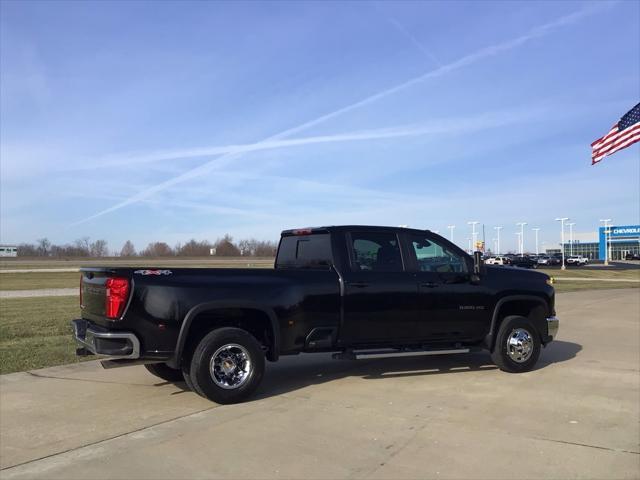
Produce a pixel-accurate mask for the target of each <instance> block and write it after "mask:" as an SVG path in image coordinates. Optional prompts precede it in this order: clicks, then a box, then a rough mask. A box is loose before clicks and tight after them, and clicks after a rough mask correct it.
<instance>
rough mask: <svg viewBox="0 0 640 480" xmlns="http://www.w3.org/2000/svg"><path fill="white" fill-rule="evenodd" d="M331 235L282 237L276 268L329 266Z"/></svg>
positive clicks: (330, 261)
mask: <svg viewBox="0 0 640 480" xmlns="http://www.w3.org/2000/svg"><path fill="white" fill-rule="evenodd" d="M332 258H333V256H332V255H331V237H330V235H329V234H328V233H320V234H314V235H294V236H286V237H282V240H280V248H279V249H278V258H277V259H276V268H319V269H327V268H329V266H331V263H332Z"/></svg>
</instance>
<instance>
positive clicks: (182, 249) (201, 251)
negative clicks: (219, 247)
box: [176, 239, 213, 257]
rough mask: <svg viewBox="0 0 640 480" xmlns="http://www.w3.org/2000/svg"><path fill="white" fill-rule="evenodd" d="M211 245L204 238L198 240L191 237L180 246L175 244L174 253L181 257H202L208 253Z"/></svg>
mask: <svg viewBox="0 0 640 480" xmlns="http://www.w3.org/2000/svg"><path fill="white" fill-rule="evenodd" d="M212 247H213V245H212V244H211V243H209V242H208V241H206V240H203V241H201V242H198V241H196V240H194V239H192V240H189V241H188V242H187V243H185V244H184V245H182V246H176V255H180V256H183V257H204V256H208V255H209V251H210V250H211V248H212Z"/></svg>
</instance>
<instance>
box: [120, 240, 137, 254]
mask: <svg viewBox="0 0 640 480" xmlns="http://www.w3.org/2000/svg"><path fill="white" fill-rule="evenodd" d="M120 256H121V257H135V256H136V248H135V247H134V246H133V243H131V240H127V241H126V242H124V245H123V246H122V250H120Z"/></svg>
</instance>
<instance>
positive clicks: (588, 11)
mask: <svg viewBox="0 0 640 480" xmlns="http://www.w3.org/2000/svg"><path fill="white" fill-rule="evenodd" d="M610 5H611V4H610V3H599V2H597V3H593V4H591V5H589V6H588V7H587V8H584V9H582V10H578V11H576V12H573V13H571V14H569V15H565V16H563V17H560V18H558V19H556V20H553V21H551V22H548V23H545V24H543V25H539V26H537V27H534V28H533V29H531V30H529V32H527V33H525V34H524V35H521V36H519V37H516V38H513V39H511V40H508V41H506V42H502V43H498V44H496V45H492V46H489V47H484V48H481V49H480V50H478V51H477V52H474V53H471V54H469V55H466V56H464V57H462V58H460V59H458V60H456V61H454V62H451V63H449V64H446V65H442V66H440V67H438V68H436V69H435V70H432V71H430V72H427V73H425V74H423V75H420V76H417V77H414V78H412V79H409V80H407V81H405V82H403V83H400V84H398V85H395V86H393V87H390V88H387V89H385V90H382V91H380V92H378V93H376V94H373V95H370V96H368V97H366V98H364V99H362V100H359V101H357V102H355V103H352V104H350V105H347V106H345V107H342V108H339V109H337V110H334V111H333V112H330V113H327V114H325V115H322V116H320V117H317V118H315V119H313V120H310V121H308V122H305V123H302V124H300V125H298V126H296V127H292V128H289V129H287V130H284V131H282V132H280V133H277V134H275V135H272V136H270V137H267V138H265V139H263V140H261V141H260V142H257V143H258V144H260V143H266V142H271V141H274V140H281V139H283V138H286V137H290V136H291V135H294V134H296V133H299V132H301V131H303V130H307V129H309V128H311V127H315V126H316V125H319V124H321V123H324V122H326V121H327V120H331V119H332V118H336V117H338V116H340V115H344V114H345V113H348V112H351V111H353V110H356V109H358V108H361V107H364V106H366V105H370V104H372V103H374V102H377V101H378V100H381V99H383V98H385V97H388V96H390V95H393V94H395V93H397V92H400V91H402V90H406V89H407V88H409V87H412V86H414V85H416V84H419V83H422V82H424V81H425V80H428V79H431V78H437V77H440V76H442V75H445V74H447V73H449V72H452V71H455V70H459V69H461V68H463V67H466V66H468V65H471V64H474V63H476V62H478V61H480V60H483V59H485V58H490V57H493V56H496V55H498V54H500V53H502V52H505V51H508V50H512V49H514V48H517V47H520V46H521V45H523V44H525V43H526V42H528V41H530V40H533V39H536V38H540V37H543V36H545V35H548V34H549V33H551V32H553V31H554V30H557V29H559V28H561V27H564V26H567V25H571V24H573V23H575V22H577V21H579V20H581V19H582V18H583V17H586V16H589V15H592V14H594V13H596V12H598V11H600V10H602V8H603V7H605V6H606V7H609V6H610ZM242 155H244V152H238V153H227V154H224V155H222V156H220V157H218V158H214V159H213V160H210V161H209V162H206V163H204V164H202V165H200V166H198V167H195V168H193V169H191V170H188V171H186V172H184V173H182V174H180V175H178V176H176V177H173V178H170V179H169V180H165V181H164V182H161V183H158V184H156V185H154V186H151V187H149V188H147V189H145V190H142V191H140V192H138V193H136V194H135V195H132V196H131V197H129V198H127V199H125V200H123V201H121V202H119V203H117V204H116V205H113V206H111V207H109V208H107V209H105V210H102V211H100V212H98V213H95V214H93V215H91V216H89V217H86V218H84V219H82V220H80V221H78V222H75V223H73V224H72V225H79V224H81V223H85V222H87V221H89V220H93V219H94V218H98V217H101V216H103V215H105V214H107V213H110V212H114V211H116V210H120V209H121V208H124V207H126V206H128V205H131V204H133V203H137V202H139V201H141V200H144V199H145V198H148V197H149V196H151V195H154V194H156V193H158V192H161V191H163V190H166V189H167V188H170V187H172V186H174V185H177V184H179V183H182V182H185V181H187V180H190V179H192V178H196V177H200V176H202V175H204V174H206V173H208V172H210V171H211V170H213V169H216V168H221V167H224V166H225V165H228V164H229V163H231V162H232V161H233V160H235V159H237V158H240V157H241V156H242Z"/></svg>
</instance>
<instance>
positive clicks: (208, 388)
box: [189, 327, 265, 403]
mask: <svg viewBox="0 0 640 480" xmlns="http://www.w3.org/2000/svg"><path fill="white" fill-rule="evenodd" d="M264 365H265V359H264V353H263V352H262V348H261V347H260V343H258V341H257V340H256V339H255V337H254V336H253V335H251V334H250V333H248V332H246V331H245V330H241V329H239V328H229V327H225V328H219V329H216V330H213V331H212V332H210V333H209V334H207V335H206V336H205V337H204V338H203V339H202V340H201V341H200V343H199V344H198V346H197V347H196V349H195V351H194V352H193V357H192V359H191V368H190V371H189V377H190V379H191V382H192V383H193V387H194V390H195V391H196V392H198V393H199V394H201V395H203V396H204V397H206V398H208V399H209V400H213V401H214V402H217V403H237V402H241V401H242V400H245V399H246V398H248V397H249V396H250V395H251V394H252V393H253V392H254V391H255V389H256V388H257V387H258V385H259V384H260V381H261V380H262V376H263V374H264Z"/></svg>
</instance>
